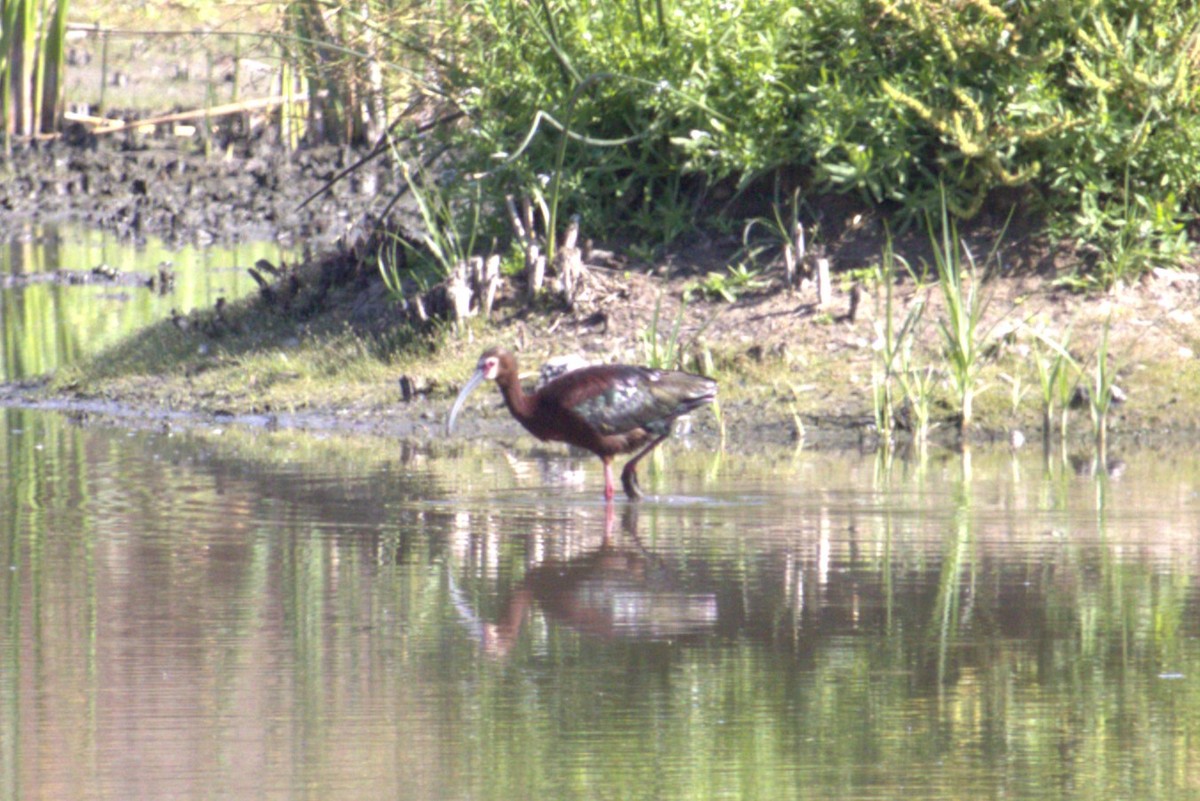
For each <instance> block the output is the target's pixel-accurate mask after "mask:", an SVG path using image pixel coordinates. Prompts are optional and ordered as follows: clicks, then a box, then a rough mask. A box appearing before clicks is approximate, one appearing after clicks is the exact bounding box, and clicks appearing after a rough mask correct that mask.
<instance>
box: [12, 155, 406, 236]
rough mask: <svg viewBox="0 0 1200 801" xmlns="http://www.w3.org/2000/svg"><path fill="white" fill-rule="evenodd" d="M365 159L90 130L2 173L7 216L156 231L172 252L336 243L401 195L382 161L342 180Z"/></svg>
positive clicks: (19, 158) (15, 220)
mask: <svg viewBox="0 0 1200 801" xmlns="http://www.w3.org/2000/svg"><path fill="white" fill-rule="evenodd" d="M362 155H364V154H363V153H359V152H356V151H354V150H351V149H346V148H334V147H324V148H315V149H306V150H300V151H289V150H286V149H284V148H282V147H280V146H278V145H277V144H275V143H274V142H272V141H271V138H270V137H267V136H258V137H252V138H249V139H245V138H243V139H238V140H233V139H230V140H228V141H225V142H213V143H212V151H211V154H210V155H205V154H204V153H203V152H202V150H199V146H198V145H194V144H192V143H190V142H189V143H187V144H185V145H184V146H182V147H181V146H179V144H177V143H175V142H173V141H172V140H170V139H166V138H154V137H142V136H138V135H136V134H133V133H129V134H123V135H120V136H110V137H94V136H91V135H88V134H85V133H82V132H79V133H78V134H77V135H74V136H72V135H68V136H65V137H63V138H62V139H58V140H53V141H47V142H32V143H28V144H25V145H22V146H18V147H16V148H15V149H14V152H13V156H12V159H11V160H9V161H7V162H6V163H5V165H4V167H3V168H2V169H0V218H2V219H3V220H4V221H5V224H6V226H7V228H8V230H13V228H14V226H16V225H19V224H20V223H22V222H63V221H70V222H76V223H82V224H85V225H89V226H94V227H97V228H102V229H105V230H109V231H113V232H116V233H118V234H120V235H122V236H127V237H129V238H131V239H133V240H138V239H140V238H142V237H145V236H148V235H153V236H157V237H160V238H162V239H164V240H166V241H167V242H168V243H172V244H192V243H199V244H203V243H206V242H211V241H221V242H234V241H248V240H264V239H279V240H281V241H285V242H288V241H290V242H294V243H301V244H311V245H312V246H313V247H314V248H316V249H319V248H322V247H327V246H329V245H331V244H332V243H333V242H335V241H336V240H337V239H338V238H339V237H341V236H342V235H344V234H345V233H346V232H347V231H348V230H351V229H352V228H353V227H354V226H356V225H360V224H361V223H362V221H363V220H364V218H365V217H366V216H367V215H369V214H370V213H371V212H372V211H373V210H379V209H381V208H382V207H383V206H384V205H385V204H386V202H387V200H388V198H389V196H390V193H391V192H392V191H393V190H394V188H395V183H394V182H393V180H392V175H391V170H390V169H389V167H388V166H387V164H385V163H384V162H385V160H384V159H376V160H375V161H373V162H371V163H370V164H368V165H367V166H365V167H364V168H362V169H360V170H358V171H356V172H355V175H354V176H352V177H350V178H347V179H346V180H343V181H339V182H337V183H336V184H334V185H333V186H332V187H331V188H330V190H329V191H327V192H325V193H324V194H321V195H320V196H319V197H317V198H315V199H314V200H312V201H311V202H309V203H308V204H307V205H305V206H304V207H303V208H301V207H300V205H301V204H302V203H303V202H304V200H305V199H306V198H308V197H309V196H310V195H313V194H314V193H317V192H320V190H321V189H322V188H323V187H325V186H326V185H327V184H328V183H329V182H330V181H331V180H332V179H333V178H334V177H336V176H337V175H338V173H339V172H341V171H342V170H343V169H344V168H346V167H348V166H350V165H352V164H354V163H355V162H356V161H358V159H359V158H361V156H362Z"/></svg>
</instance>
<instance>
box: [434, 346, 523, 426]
mask: <svg viewBox="0 0 1200 801" xmlns="http://www.w3.org/2000/svg"><path fill="white" fill-rule="evenodd" d="M515 369H516V366H515V361H514V359H513V357H512V354H510V353H509V352H508V351H506V350H503V349H501V348H489V349H488V350H485V351H484V352H483V355H482V356H480V357H479V362H478V363H477V364H476V365H475V372H474V373H472V374H471V378H470V380H468V381H467V383H466V385H465V386H464V387H463V388H462V390H461V391H460V392H459V393H458V397H457V398H455V399H454V406H452V407H451V408H450V417H449V418H448V419H447V420H446V433H447V434H449V433H451V432H452V431H453V430H454V420H455V418H456V417H458V413H459V411H460V410H461V409H462V407H463V404H464V403H466V402H467V396H468V395H470V394H471V393H472V392H473V391H474V390H475V387H477V386H479V385H480V384H482V383H483V382H484V381H498V380H500V378H501V377H502V376H504V375H506V374H508V373H509V372H513V371H515Z"/></svg>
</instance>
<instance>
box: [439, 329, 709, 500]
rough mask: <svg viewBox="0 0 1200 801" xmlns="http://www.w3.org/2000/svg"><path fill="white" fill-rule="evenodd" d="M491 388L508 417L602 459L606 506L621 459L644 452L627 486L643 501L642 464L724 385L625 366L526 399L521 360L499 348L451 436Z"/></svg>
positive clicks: (550, 386)
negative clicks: (488, 385) (480, 393)
mask: <svg viewBox="0 0 1200 801" xmlns="http://www.w3.org/2000/svg"><path fill="white" fill-rule="evenodd" d="M484 380H493V381H495V382H496V384H497V385H498V386H499V387H500V392H501V394H502V395H503V396H504V403H505V405H506V406H507V407H508V410H509V412H510V413H511V414H512V416H513V417H514V418H515V419H516V420H517V422H519V423H520V424H521V425H522V426H524V427H525V429H526V430H527V431H528V432H529V433H530V434H533V435H534V436H535V437H537V438H538V439H541V440H554V441H557V442H565V443H567V444H569V445H575V446H576V447H579V448H584V449H585V450H589V451H591V452H592V453H594V454H596V455H597V456H599V457H600V459H601V461H602V462H604V495H605V497H606V498H612V497H613V494H614V490H613V479H612V460H613V457H614V456H616V455H617V454H621V453H632V452H634V451H637V454H636V455H635V456H634V457H633V458H632V459H630V460H629V462H628V463H627V464H626V465H625V468H624V470H622V472H621V483H622V485H623V486H624V488H625V493H626V495H628V496H629V497H630V498H638V497H641V490H640V489H639V487H638V483H637V472H636V469H637V463H638V461H639V460H640V459H641V458H642V457H643V456H645V455H646V454H647V453H649V452H650V451H651V450H653V449H654V447H655V446H657V445H658V444H659V443H660V442H662V441H663V440H664V439H666V438H667V437H668V436H670V434H671V425H672V423H673V422H674V421H675V418H677V417H679V416H680V415H683V414H686V413H687V412H690V411H692V410H693V409H696V408H698V407H700V406H704V405H705V404H708V403H712V401H713V400H714V399H715V398H716V395H717V382H716V381H713V380H712V379H711V378H706V377H704V376H699V375H692V374H691V373H683V372H678V371H672V370H655V369H651V368H648V367H635V366H632V365H626V364H606V365H595V366H592V367H583V368H580V369H578V370H572V371H571V372H568V373H565V374H563V375H561V376H559V377H558V378H556V379H554V380H552V381H550V382H549V383H547V384H546V385H545V386H543V387H542V388H541V389H539V390H537V391H536V392H534V393H532V394H526V393H525V391H524V390H523V389H522V388H521V383H520V380H519V378H518V372H517V362H516V359H515V358H514V357H513V355H512V354H511V353H509V352H508V351H505V350H501V349H499V348H493V349H491V350H488V351H485V352H484V354H483V355H482V356H481V357H480V358H479V365H478V367H477V369H476V371H475V375H474V376H472V378H471V380H470V382H468V383H467V385H466V386H465V387H463V390H462V392H460V393H459V396H458V399H457V400H456V401H455V404H454V408H453V409H452V410H451V412H450V420H449V423H448V426H447V427H448V428H453V426H454V418H455V417H456V416H457V414H458V411H459V409H460V408H461V407H462V404H463V403H464V402H465V400H466V397H467V395H468V394H470V392H471V390H473V389H474V388H475V387H476V386H478V385H479V383H480V382H482V381H484Z"/></svg>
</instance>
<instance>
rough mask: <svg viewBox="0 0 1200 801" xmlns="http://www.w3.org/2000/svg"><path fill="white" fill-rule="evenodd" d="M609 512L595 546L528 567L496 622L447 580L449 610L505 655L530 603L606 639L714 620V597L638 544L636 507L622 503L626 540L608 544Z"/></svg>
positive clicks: (702, 628) (679, 631)
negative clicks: (677, 578) (684, 585)
mask: <svg viewBox="0 0 1200 801" xmlns="http://www.w3.org/2000/svg"><path fill="white" fill-rule="evenodd" d="M614 517H615V515H614V512H613V507H612V505H611V504H610V505H607V506H606V509H605V518H604V539H603V541H602V542H601V545H600V547H599V548H597V549H596V550H594V551H591V552H588V553H585V554H581V555H579V556H576V557H573V558H570V559H566V560H561V561H560V560H550V561H546V562H543V563H541V564H539V565H537V566H536V567H533V568H531V569H530V570H529V571H528V572H527V573H526V574H525V577H524V579H523V580H522V581H521V583H520V584H518V585H517V586H516V587H514V588H513V591H512V593H511V595H510V596H509V598H508V601H507V603H506V604H505V607H504V609H503V610H502V611H501V613H500V615H499V619H498V621H497V622H494V623H492V622H485V621H481V620H480V619H479V617H478V615H476V614H475V612H474V610H473V609H472V608H471V606H470V605H469V603H468V602H467V601H466V597H465V595H464V594H463V593H462V592H461V591H460V590H458V588H457V587H456V586H454V584H453V580H452V582H451V596H452V598H453V601H454V605H455V608H456V609H457V610H458V613H459V615H460V617H461V618H462V620H463V622H464V623H466V624H467V625H468V626H469V627H470V628H471V630H472V631H473V632H474V634H475V636H476V637H478V638H479V641H480V643H481V645H482V647H483V649H484V651H485V652H486V653H488V654H491V655H493V656H504V655H506V654H507V653H508V652H509V651H510V650H511V649H512V647H513V646H514V645H515V644H516V641H517V637H518V635H519V634H520V632H521V627H522V626H523V625H524V623H525V620H526V619H527V618H528V617H529V615H530V614H531V613H532V612H533V610H534V608H537V609H539V610H540V611H541V612H542V613H543V614H544V615H545V616H546V617H547V618H549V619H550V620H553V621H555V622H557V623H561V624H563V625H566V626H569V627H570V628H573V629H575V630H577V631H579V632H581V633H583V634H588V635H591V636H594V637H600V638H605V639H608V638H617V637H619V638H623V639H635V640H637V639H645V640H659V639H674V638H679V637H686V636H695V635H700V634H704V633H706V632H709V631H711V630H712V629H713V628H714V627H715V626H716V623H717V598H716V595H715V594H713V593H691V592H687V591H685V590H683V589H681V588H679V587H678V586H677V585H676V583H675V582H674V580H673V577H672V576H671V574H670V571H669V570H667V569H666V567H665V566H664V565H663V564H662V563H661V562H660V560H658V559H657V558H656V557H654V556H653V555H651V554H650V553H648V552H647V551H646V550H645V549H644V548H643V547H642V545H641V542H640V541H639V540H638V537H637V511H636V507H626V510H625V514H624V515H623V517H622V530H623V533H624V534H625V535H626V536H628V538H629V539H630V542H631V544H632V546H631V545H624V544H621V545H619V544H617V543H616V542H615V538H614V536H613V531H612V530H613V527H614Z"/></svg>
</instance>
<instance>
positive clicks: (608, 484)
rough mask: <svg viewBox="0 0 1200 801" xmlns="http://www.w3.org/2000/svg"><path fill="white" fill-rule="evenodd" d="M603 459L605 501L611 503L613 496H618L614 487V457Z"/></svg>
mask: <svg viewBox="0 0 1200 801" xmlns="http://www.w3.org/2000/svg"><path fill="white" fill-rule="evenodd" d="M602 458H603V459H604V500H606V501H611V500H612V499H613V495H615V494H616V492H615V490H614V487H613V475H612V457H611V456H606V457H602Z"/></svg>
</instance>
